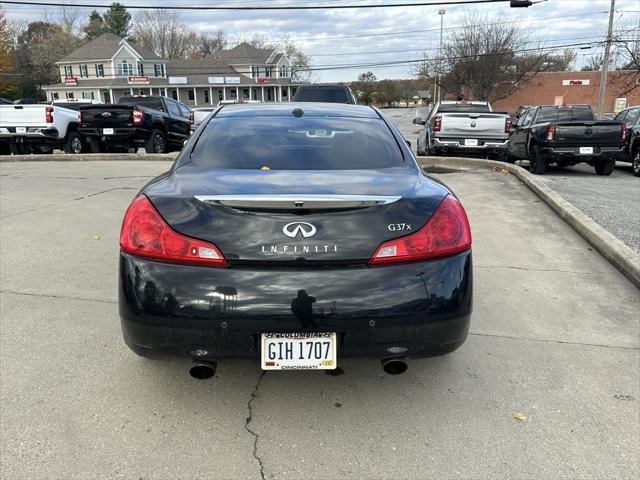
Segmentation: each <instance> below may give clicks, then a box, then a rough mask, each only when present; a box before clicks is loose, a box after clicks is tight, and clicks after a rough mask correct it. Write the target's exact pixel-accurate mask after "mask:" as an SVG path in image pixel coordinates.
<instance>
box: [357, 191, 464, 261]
mask: <svg viewBox="0 0 640 480" xmlns="http://www.w3.org/2000/svg"><path fill="white" fill-rule="evenodd" d="M470 248H471V228H470V227H469V220H468V219H467V214H466V213H465V211H464V208H463V207H462V204H461V203H460V202H459V201H458V200H457V199H456V198H455V197H453V196H452V195H447V196H446V197H445V198H444V200H443V201H442V203H440V206H439V207H438V208H437V210H436V211H435V212H434V214H433V215H432V216H431V218H430V219H429V221H428V222H427V223H426V224H425V225H424V227H422V228H421V229H420V230H418V231H417V232H415V233H412V234H411V235H407V236H406V237H400V238H396V239H394V240H389V241H387V242H384V243H383V244H382V245H380V246H379V247H378V248H377V250H376V252H375V253H374V254H373V256H372V257H371V260H369V263H370V264H378V263H391V262H408V261H412V260H421V259H425V258H433V257H442V256H445V255H453V254H455V253H460V252H464V251H465V250H469V249H470Z"/></svg>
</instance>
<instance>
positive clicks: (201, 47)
mask: <svg viewBox="0 0 640 480" xmlns="http://www.w3.org/2000/svg"><path fill="white" fill-rule="evenodd" d="M228 43H229V40H228V38H227V34H226V33H224V31H222V30H218V31H216V32H200V33H198V34H197V36H196V44H195V45H194V48H193V51H192V52H191V57H192V58H204V57H208V56H210V55H213V54H214V53H215V52H217V51H219V50H224V49H225V48H226V47H227V44H228Z"/></svg>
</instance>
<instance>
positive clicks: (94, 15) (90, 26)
mask: <svg viewBox="0 0 640 480" xmlns="http://www.w3.org/2000/svg"><path fill="white" fill-rule="evenodd" d="M83 31H84V35H85V38H86V39H87V40H93V39H94V38H97V37H99V36H100V35H102V34H103V33H104V32H105V25H104V20H102V17H101V16H100V14H99V13H98V12H97V11H96V10H94V11H93V12H91V14H90V15H89V21H88V22H87V24H86V25H85V27H84V28H83Z"/></svg>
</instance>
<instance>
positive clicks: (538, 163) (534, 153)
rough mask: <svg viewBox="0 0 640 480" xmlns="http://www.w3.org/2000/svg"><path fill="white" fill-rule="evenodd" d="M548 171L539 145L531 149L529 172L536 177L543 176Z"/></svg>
mask: <svg viewBox="0 0 640 480" xmlns="http://www.w3.org/2000/svg"><path fill="white" fill-rule="evenodd" d="M546 169H547V161H546V160H545V159H544V158H543V157H542V155H541V154H540V149H539V148H538V146H537V145H533V146H531V147H530V148H529V171H530V172H531V173H533V174H535V175H542V174H543V173H544V172H545V170H546Z"/></svg>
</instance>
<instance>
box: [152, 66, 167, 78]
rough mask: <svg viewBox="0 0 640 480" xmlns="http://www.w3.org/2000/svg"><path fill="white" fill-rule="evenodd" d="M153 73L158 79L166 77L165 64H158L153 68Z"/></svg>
mask: <svg viewBox="0 0 640 480" xmlns="http://www.w3.org/2000/svg"><path fill="white" fill-rule="evenodd" d="M153 73H154V75H155V76H156V77H164V64H162V63H156V64H155V65H154V66H153Z"/></svg>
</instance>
